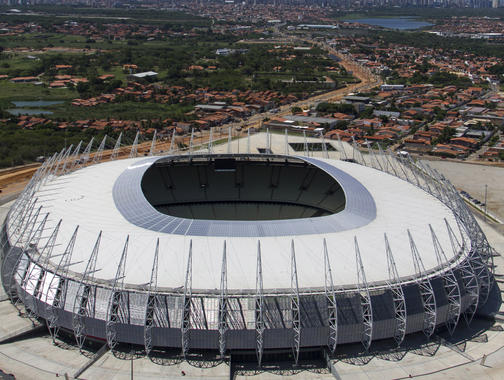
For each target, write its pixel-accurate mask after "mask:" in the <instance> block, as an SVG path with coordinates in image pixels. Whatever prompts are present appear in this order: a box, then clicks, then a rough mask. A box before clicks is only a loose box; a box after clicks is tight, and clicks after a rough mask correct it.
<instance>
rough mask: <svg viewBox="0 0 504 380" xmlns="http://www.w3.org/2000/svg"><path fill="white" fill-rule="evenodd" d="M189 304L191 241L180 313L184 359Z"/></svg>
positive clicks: (190, 290)
mask: <svg viewBox="0 0 504 380" xmlns="http://www.w3.org/2000/svg"><path fill="white" fill-rule="evenodd" d="M191 302H192V240H191V241H190V243H189V256H188V257H187V269H186V275H185V282H184V298H183V303H182V305H183V308H184V309H183V311H182V331H181V332H182V354H183V355H184V357H185V356H186V355H187V354H188V353H189V343H190V342H189V338H190V331H189V329H190V328H191Z"/></svg>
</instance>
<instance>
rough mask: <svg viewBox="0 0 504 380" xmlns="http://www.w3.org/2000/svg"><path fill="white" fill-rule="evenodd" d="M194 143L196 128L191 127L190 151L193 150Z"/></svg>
mask: <svg viewBox="0 0 504 380" xmlns="http://www.w3.org/2000/svg"><path fill="white" fill-rule="evenodd" d="M193 144H194V128H191V139H190V140H189V153H191V154H192V152H193Z"/></svg>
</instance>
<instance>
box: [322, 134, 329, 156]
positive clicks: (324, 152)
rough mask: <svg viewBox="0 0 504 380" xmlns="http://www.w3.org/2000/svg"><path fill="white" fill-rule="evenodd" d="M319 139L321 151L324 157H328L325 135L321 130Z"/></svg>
mask: <svg viewBox="0 0 504 380" xmlns="http://www.w3.org/2000/svg"><path fill="white" fill-rule="evenodd" d="M320 139H321V140H322V153H323V156H324V158H329V152H328V151H327V146H326V143H325V136H324V133H323V132H320Z"/></svg>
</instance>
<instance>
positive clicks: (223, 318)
mask: <svg viewBox="0 0 504 380" xmlns="http://www.w3.org/2000/svg"><path fill="white" fill-rule="evenodd" d="M228 307H229V305H228V297H227V259H226V241H225V240H224V248H223V251H222V268H221V282H220V297H219V326H218V328H219V352H220V355H221V357H223V356H224V354H225V353H226V333H227V331H228V329H229V326H228Z"/></svg>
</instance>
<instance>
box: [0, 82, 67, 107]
mask: <svg viewBox="0 0 504 380" xmlns="http://www.w3.org/2000/svg"><path fill="white" fill-rule="evenodd" d="M75 96H76V93H75V92H73V91H70V90H69V89H64V88H47V87H46V86H43V85H40V86H39V85H35V84H30V83H12V82H10V81H8V80H2V81H0V107H3V108H7V107H8V106H9V102H10V101H12V100H40V99H44V100H65V99H73V98H75Z"/></svg>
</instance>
